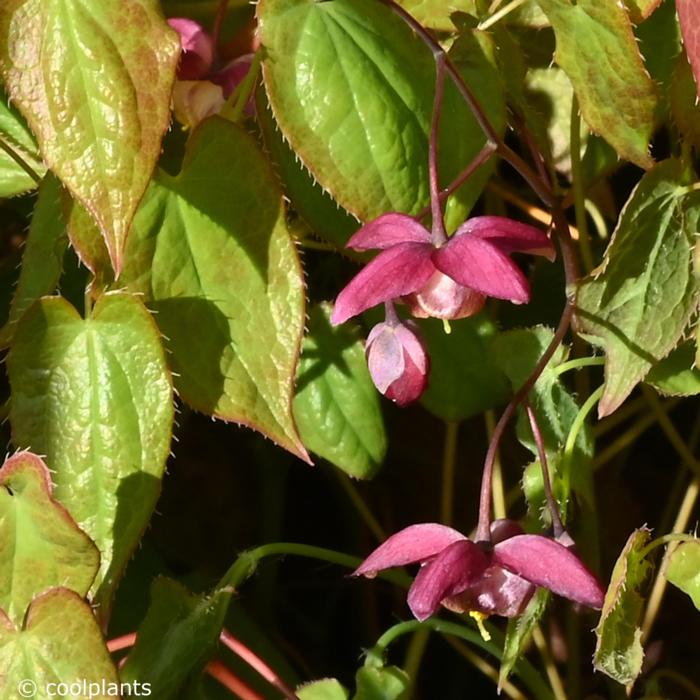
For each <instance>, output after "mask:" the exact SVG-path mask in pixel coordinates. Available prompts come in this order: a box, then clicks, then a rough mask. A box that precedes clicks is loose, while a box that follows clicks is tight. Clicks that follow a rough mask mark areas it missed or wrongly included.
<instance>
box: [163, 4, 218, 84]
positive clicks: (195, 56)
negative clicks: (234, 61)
mask: <svg viewBox="0 0 700 700" xmlns="http://www.w3.org/2000/svg"><path fill="white" fill-rule="evenodd" d="M168 24H169V25H170V26H171V27H172V28H173V29H174V30H175V31H176V32H177V33H178V34H179V35H180V46H181V47H182V55H181V57H180V66H179V67H178V70H177V77H178V79H179V80H202V79H203V78H206V77H207V75H208V74H209V71H210V70H211V67H212V64H213V63H214V42H213V41H212V38H211V37H210V36H209V34H208V33H207V31H206V30H205V29H204V27H202V26H201V25H200V24H198V23H197V22H195V21H194V20H191V19H187V18H186V17H172V18H170V19H169V20H168Z"/></svg>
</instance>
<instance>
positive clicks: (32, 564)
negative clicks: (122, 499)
mask: <svg viewBox="0 0 700 700" xmlns="http://www.w3.org/2000/svg"><path fill="white" fill-rule="evenodd" d="M51 491H52V487H51V474H50V472H49V470H48V468H47V467H46V465H45V464H44V463H43V462H42V461H41V459H39V457H37V456H36V455H33V454H31V453H30V452H20V453H19V454H17V455H15V456H14V457H11V458H10V459H8V460H7V461H6V462H5V464H4V465H3V466H2V468H1V469H0V608H1V609H2V610H3V611H4V612H5V614H6V615H7V617H8V618H9V619H10V620H12V622H14V623H15V624H16V625H21V624H22V620H23V619H24V614H25V612H26V611H27V608H28V607H29V603H31V601H32V599H33V598H35V597H36V596H37V595H39V594H40V593H43V592H44V591H46V590H47V589H49V588H53V587H56V586H62V587H64V588H68V589H70V590H72V591H75V592H76V593H78V595H79V596H81V597H83V596H85V595H86V594H87V592H88V590H89V589H90V584H92V582H93V579H94V578H95V574H96V573H97V570H98V568H99V566H100V553H99V552H98V551H97V547H95V545H94V544H93V542H92V540H91V539H90V538H89V537H88V536H87V535H86V534H85V533H84V532H83V531H82V530H81V529H80V528H79V527H78V526H77V525H76V524H75V522H74V521H73V519H72V518H71V517H70V514H69V513H68V511H66V509H65V508H64V507H63V506H61V505H60V504H59V503H58V502H57V501H55V500H54V499H53V498H52V495H51Z"/></svg>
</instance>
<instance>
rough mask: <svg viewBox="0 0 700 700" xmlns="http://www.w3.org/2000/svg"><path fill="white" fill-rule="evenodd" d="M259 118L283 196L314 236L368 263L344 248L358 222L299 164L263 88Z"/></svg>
mask: <svg viewBox="0 0 700 700" xmlns="http://www.w3.org/2000/svg"><path fill="white" fill-rule="evenodd" d="M256 114H257V120H258V125H259V126H260V130H261V131H262V135H263V139H264V141H265V149H266V150H267V152H268V154H269V156H270V158H271V160H272V162H273V163H274V165H275V169H276V170H277V172H278V174H279V176H280V179H281V181H282V187H283V188H284V192H285V194H286V196H287V197H288V198H289V201H290V203H291V206H292V207H293V208H294V210H295V211H296V212H297V213H298V214H299V216H301V218H302V219H303V220H304V221H305V222H306V224H307V225H308V226H309V228H310V229H311V231H312V232H313V233H314V234H316V235H317V236H321V237H322V238H325V239H326V240H327V241H329V242H330V243H332V244H333V245H335V246H337V247H338V248H339V249H342V250H343V252H344V253H345V254H346V255H349V256H351V257H353V258H358V259H366V257H367V256H366V255H360V254H357V253H355V252H353V251H352V250H350V249H348V248H345V244H346V243H347V242H348V240H349V239H350V236H352V234H353V233H355V231H357V229H358V228H359V227H360V224H359V222H358V221H357V219H355V217H353V216H351V215H350V214H348V212H346V211H345V210H344V209H341V208H340V206H339V205H338V204H337V203H336V202H335V201H334V200H333V199H332V198H331V196H330V195H329V194H328V193H327V192H324V191H323V189H322V188H321V186H320V185H319V184H318V183H317V182H315V181H314V179H313V178H312V177H311V174H310V173H309V171H308V170H306V169H305V168H304V166H303V165H302V164H301V163H300V162H299V160H298V159H297V157H296V154H295V153H294V151H293V150H292V149H291V148H290V146H289V144H288V143H287V142H286V141H285V140H284V137H283V136H282V132H281V131H280V130H279V128H278V127H277V124H276V123H275V118H274V117H273V116H272V110H271V109H270V106H269V104H268V102H267V96H266V95H265V90H264V89H263V88H262V87H260V88H259V89H258V90H257V92H256Z"/></svg>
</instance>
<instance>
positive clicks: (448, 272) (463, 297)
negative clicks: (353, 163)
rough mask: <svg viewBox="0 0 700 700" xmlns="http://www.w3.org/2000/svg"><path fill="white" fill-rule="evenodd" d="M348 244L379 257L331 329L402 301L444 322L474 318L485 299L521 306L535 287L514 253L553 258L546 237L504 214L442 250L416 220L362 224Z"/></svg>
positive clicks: (478, 220) (342, 300)
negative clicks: (382, 305)
mask: <svg viewBox="0 0 700 700" xmlns="http://www.w3.org/2000/svg"><path fill="white" fill-rule="evenodd" d="M347 245H348V247H350V248H354V249H355V250H370V249H374V248H376V249H380V250H381V251H382V252H381V253H379V255H377V257H376V258H374V260H372V261H371V262H369V263H368V264H367V265H366V266H365V267H364V269H363V270H361V271H360V272H359V274H357V275H356V276H355V277H354V278H353V279H352V280H351V281H350V283H349V284H348V285H347V286H346V287H345V288H344V289H343V290H342V291H341V293H340V294H339V295H338V299H337V300H336V303H335V308H334V310H333V315H332V317H331V320H332V322H333V324H334V325H338V324H340V323H343V322H344V321H346V320H347V319H349V318H351V317H353V316H356V315H357V314H359V313H362V312H363V311H365V310H366V309H369V308H371V307H372V306H375V305H376V304H379V303H381V302H384V301H388V300H391V299H400V298H403V300H404V301H406V303H408V305H409V307H410V309H411V311H412V313H413V314H414V315H416V316H433V317H436V318H445V319H456V318H464V317H465V316H471V315H472V314H474V313H476V312H477V311H479V310H480V309H481V307H482V306H483V304H484V301H485V299H486V297H487V296H491V297H496V298H498V299H508V300H510V301H512V302H514V303H516V304H523V303H525V302H527V301H529V299H530V288H529V285H528V282H527V279H526V278H525V275H524V274H523V273H522V272H521V270H520V268H519V267H518V266H517V265H516V264H515V263H514V262H513V261H512V260H511V259H510V257H509V254H510V253H513V252H517V251H520V252H529V253H532V254H535V255H544V256H545V257H547V258H549V259H550V260H551V259H553V257H554V248H553V247H552V244H551V242H550V240H549V239H548V238H547V236H546V235H545V234H544V233H543V232H542V231H540V230H539V229H537V228H535V227H534V226H529V225H527V224H523V223H520V222H518V221H513V220H512V219H507V218H504V217H500V216H477V217H474V218H473V219H468V220H467V221H465V222H464V223H463V224H462V225H461V226H460V227H459V229H458V230H457V231H456V233H455V234H454V236H452V237H451V238H450V239H448V241H447V242H446V243H445V244H444V245H441V246H439V247H437V246H435V245H434V244H433V242H432V239H431V235H430V233H429V232H428V230H427V229H425V228H424V227H423V226H422V225H421V224H420V223H419V222H418V221H416V219H414V218H412V217H410V216H407V215H405V214H397V213H390V214H384V215H383V216H380V217H379V218H377V219H375V220H374V221H371V222H370V223H368V224H366V225H365V226H363V227H362V228H361V229H360V230H359V231H358V232H357V233H356V234H355V235H354V236H353V237H352V238H351V239H350V240H349V241H348V244H347Z"/></svg>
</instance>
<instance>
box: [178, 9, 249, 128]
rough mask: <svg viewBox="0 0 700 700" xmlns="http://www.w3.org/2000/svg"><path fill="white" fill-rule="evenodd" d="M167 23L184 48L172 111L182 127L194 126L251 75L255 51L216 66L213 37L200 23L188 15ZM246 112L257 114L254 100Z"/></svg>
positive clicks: (246, 108) (211, 112) (218, 109)
mask: <svg viewBox="0 0 700 700" xmlns="http://www.w3.org/2000/svg"><path fill="white" fill-rule="evenodd" d="M168 24H169V25H170V26H171V27H172V28H173V29H174V30H175V31H176V32H177V33H178V34H179V35H180V45H181V47H182V55H181V57H180V65H179V68H178V73H177V77H178V79H177V82H176V83H175V87H174V89H173V110H174V112H175V116H176V117H177V120H178V121H179V122H180V123H181V124H182V125H183V126H187V127H195V126H196V125H197V124H198V123H199V122H200V121H202V120H203V119H206V118H207V117H209V116H211V115H212V114H217V113H218V112H219V111H220V110H221V108H222V107H223V106H224V104H225V102H226V99H227V98H228V97H229V96H230V95H231V93H232V92H233V91H234V90H235V89H236V87H238V85H240V83H241V82H242V81H243V79H244V78H245V77H246V75H247V74H248V70H249V69H250V66H251V63H252V59H253V54H244V55H242V56H238V57H236V58H234V59H233V60H231V61H230V62H228V63H227V64H226V65H224V66H223V67H221V68H215V63H216V61H215V59H216V55H215V54H216V47H215V46H214V40H213V39H212V37H211V35H210V34H209V33H208V32H207V31H206V30H205V29H204V28H203V27H202V26H201V25H200V24H198V23H197V22H195V21H194V20H191V19H187V18H185V17H172V18H171V19H169V20H168ZM245 111H246V113H247V114H249V115H253V114H254V113H255V106H254V104H253V102H252V100H249V102H248V103H247V104H246V107H245Z"/></svg>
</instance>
